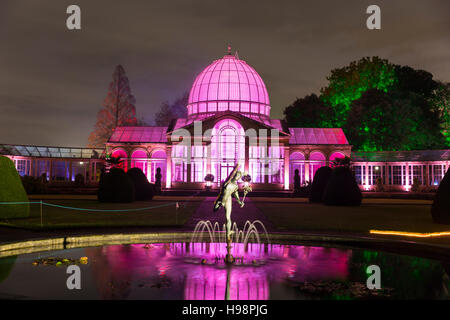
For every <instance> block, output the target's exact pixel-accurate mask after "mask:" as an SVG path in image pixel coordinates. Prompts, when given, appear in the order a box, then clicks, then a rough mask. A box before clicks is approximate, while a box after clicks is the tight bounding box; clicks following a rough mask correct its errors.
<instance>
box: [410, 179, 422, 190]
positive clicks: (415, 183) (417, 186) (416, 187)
mask: <svg viewBox="0 0 450 320" xmlns="http://www.w3.org/2000/svg"><path fill="white" fill-rule="evenodd" d="M411 191H412V192H419V191H420V182H419V179H417V178H414V179H413V183H412V185H411Z"/></svg>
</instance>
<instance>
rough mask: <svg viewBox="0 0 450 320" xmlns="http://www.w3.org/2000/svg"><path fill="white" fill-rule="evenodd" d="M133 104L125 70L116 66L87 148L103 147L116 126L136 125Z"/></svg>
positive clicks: (134, 100) (133, 99)
mask: <svg viewBox="0 0 450 320" xmlns="http://www.w3.org/2000/svg"><path fill="white" fill-rule="evenodd" d="M135 103H136V99H135V98H134V96H133V95H132V94H131V88H130V83H129V81H128V78H127V76H126V74H125V70H124V68H123V67H122V66H121V65H118V66H117V67H116V69H115V71H114V73H113V81H112V82H111V83H110V84H109V89H108V93H107V95H106V98H105V100H104V101H103V109H101V110H100V111H99V112H98V113H97V122H96V124H95V128H94V131H93V132H91V134H90V136H89V146H90V147H103V146H104V144H105V142H106V141H108V139H109V138H110V137H111V134H112V133H113V131H114V129H115V128H116V127H118V126H133V125H137V124H138V121H137V120H136V108H135V106H134V104H135Z"/></svg>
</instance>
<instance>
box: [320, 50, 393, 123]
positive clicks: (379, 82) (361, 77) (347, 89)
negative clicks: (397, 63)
mask: <svg viewBox="0 0 450 320" xmlns="http://www.w3.org/2000/svg"><path fill="white" fill-rule="evenodd" d="M327 80H328V81H329V84H328V86H327V87H325V88H322V89H321V99H322V100H323V101H324V102H325V103H326V104H329V105H331V106H332V107H333V108H334V110H335V116H336V119H335V121H336V125H337V126H339V127H340V126H342V125H344V123H345V121H346V119H347V115H348V112H349V110H350V105H351V104H352V102H353V101H355V100H357V99H359V98H360V97H361V96H362V94H363V93H364V92H365V91H367V90H369V89H378V90H381V91H384V92H388V90H390V89H391V88H392V87H393V86H394V84H395V83H396V81H397V78H396V74H395V67H394V65H393V64H391V63H389V61H387V60H384V59H380V58H379V57H372V58H369V57H366V58H362V59H360V60H359V61H353V62H351V63H350V65H348V66H345V67H342V68H338V69H334V70H332V71H331V75H330V76H329V77H327Z"/></svg>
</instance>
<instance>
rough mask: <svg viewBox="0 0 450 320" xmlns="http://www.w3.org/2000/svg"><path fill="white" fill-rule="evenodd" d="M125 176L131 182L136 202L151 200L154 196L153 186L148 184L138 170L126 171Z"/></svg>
mask: <svg viewBox="0 0 450 320" xmlns="http://www.w3.org/2000/svg"><path fill="white" fill-rule="evenodd" d="M127 175H128V176H129V177H130V179H131V180H132V181H133V184H134V195H135V199H136V200H138V201H145V200H152V198H153V195H154V185H153V184H151V183H149V182H148V180H147V177H146V176H145V174H144V173H143V172H142V170H141V169H139V168H132V169H130V170H128V172H127Z"/></svg>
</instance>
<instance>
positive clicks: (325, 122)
mask: <svg viewBox="0 0 450 320" xmlns="http://www.w3.org/2000/svg"><path fill="white" fill-rule="evenodd" d="M284 117H285V120H286V122H287V124H288V126H289V127H291V128H299V127H303V128H329V127H334V124H335V121H334V119H335V118H336V117H335V116H334V111H333V109H332V108H331V107H330V106H328V105H326V104H325V103H324V102H323V101H322V100H321V99H320V98H319V97H318V96H317V95H315V94H314V93H313V94H311V95H309V96H305V97H304V98H301V99H298V98H297V100H295V101H294V102H293V103H292V104H291V105H289V106H288V107H287V108H286V109H284Z"/></svg>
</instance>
